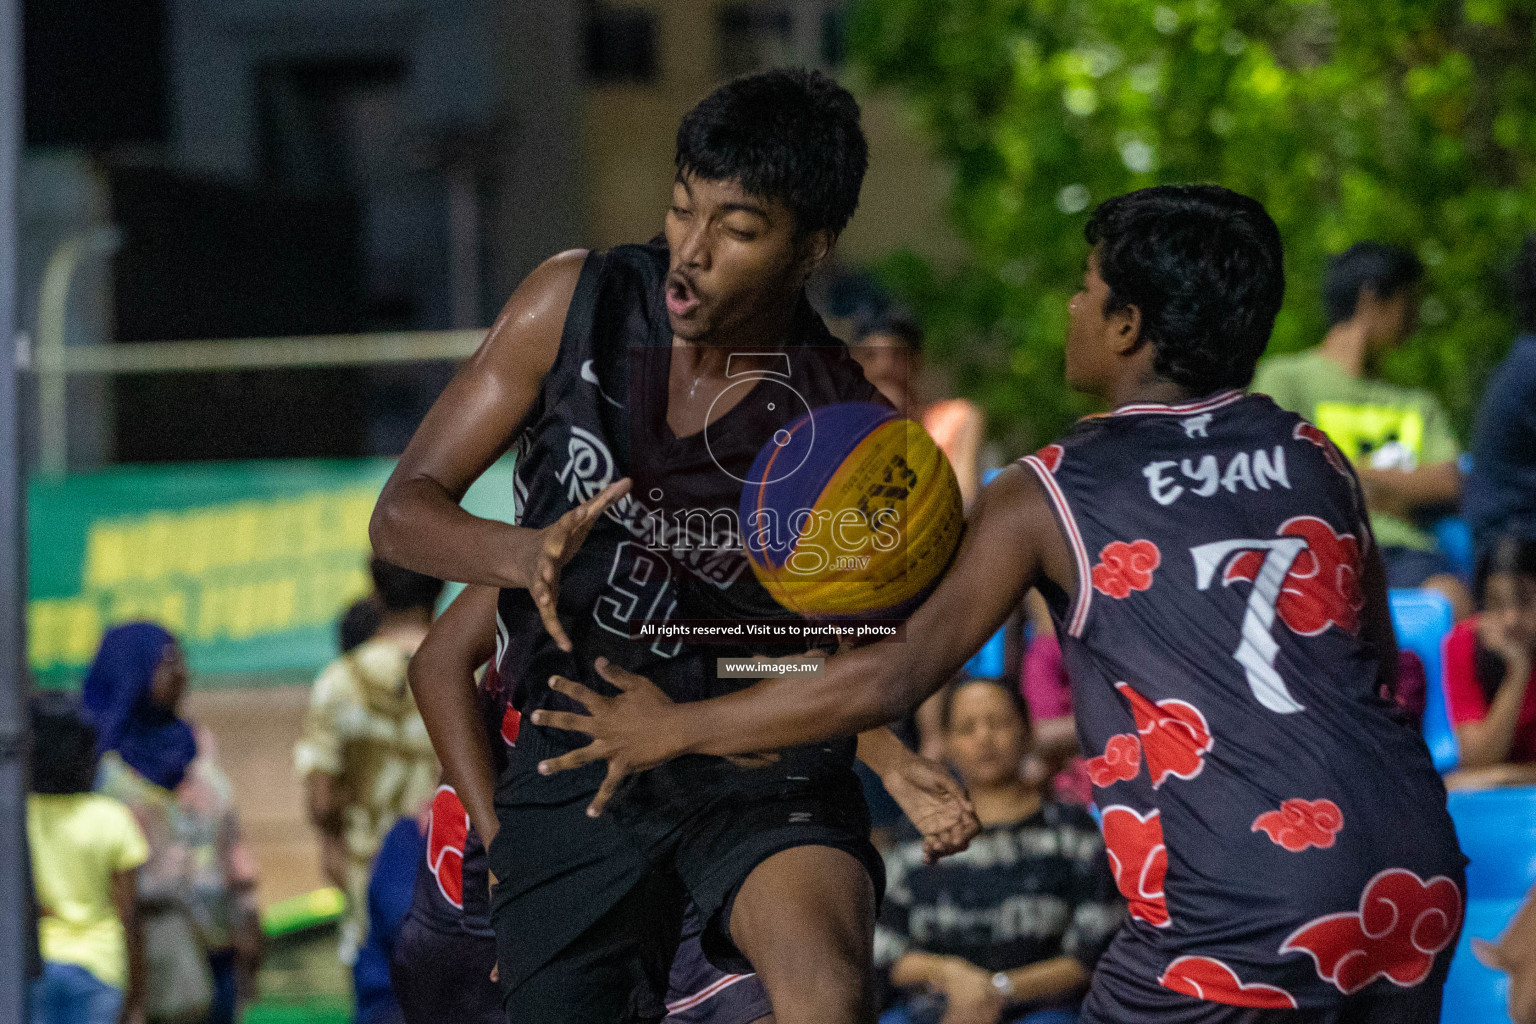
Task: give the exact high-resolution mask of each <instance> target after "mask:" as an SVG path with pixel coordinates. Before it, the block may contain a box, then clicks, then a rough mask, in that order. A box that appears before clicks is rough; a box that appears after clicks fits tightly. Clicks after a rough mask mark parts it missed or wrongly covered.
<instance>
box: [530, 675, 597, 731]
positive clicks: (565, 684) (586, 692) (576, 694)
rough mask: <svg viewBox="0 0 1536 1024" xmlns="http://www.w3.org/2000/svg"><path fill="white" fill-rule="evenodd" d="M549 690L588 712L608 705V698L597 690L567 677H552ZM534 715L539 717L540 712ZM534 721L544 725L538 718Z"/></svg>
mask: <svg viewBox="0 0 1536 1024" xmlns="http://www.w3.org/2000/svg"><path fill="white" fill-rule="evenodd" d="M549 688H550V689H551V690H554V691H555V692H556V693H563V694H565V695H566V696H567V697H569V698H571V700H573V701H575V702H576V703H578V704H580V705H581V706H582V707H584V708H586V709H587V710H588V711H591V710H593V709H594V708H597V707H601V706H602V705H604V704H606V703H608V698H607V697H604V696H603V695H602V694H600V693H598V692H597V691H596V690H590V689H588V688H587V687H585V686H583V685H582V684H581V683H578V682H577V681H576V680H574V679H567V678H565V676H550V677H549ZM534 714H535V715H537V714H539V712H537V711H536V712H534ZM534 721H535V722H539V723H540V724H543V723H542V721H541V720H540V719H538V718H535V719H534Z"/></svg>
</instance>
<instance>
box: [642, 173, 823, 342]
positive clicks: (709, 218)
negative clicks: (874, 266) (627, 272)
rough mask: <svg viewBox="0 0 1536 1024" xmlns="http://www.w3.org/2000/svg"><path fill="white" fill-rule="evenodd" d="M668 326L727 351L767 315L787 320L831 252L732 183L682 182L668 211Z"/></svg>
mask: <svg viewBox="0 0 1536 1024" xmlns="http://www.w3.org/2000/svg"><path fill="white" fill-rule="evenodd" d="M665 232H666V237H667V247H668V249H669V250H670V251H671V268H670V271H669V273H668V274H667V285H666V288H667V295H666V299H667V319H668V320H670V321H671V323H672V333H673V335H674V336H676V337H678V338H681V339H683V340H684V341H691V342H695V343H699V344H728V343H730V342H731V341H732V340H733V338H734V336H735V335H737V334H738V333H739V332H740V331H741V330H742V329H743V328H746V327H748V326H750V325H751V323H752V322H753V321H754V320H755V319H757V318H758V317H761V316H764V315H782V313H783V311H784V307H785V305H786V304H788V303H790V302H793V301H795V300H796V297H797V295H798V292H799V289H800V286H801V285H802V284H804V282H805V277H806V275H807V274H808V273H809V272H810V269H811V267H812V266H814V264H815V262H816V261H817V260H818V259H819V258H820V257H821V256H824V255H825V249H826V248H830V241H829V240H826V241H827V245H826V246H822V245H821V244H820V243H821V242H822V241H824V239H822V238H820V237H818V236H821V235H824V234H825V233H824V232H817V233H816V235H813V236H812V237H811V238H809V239H806V238H802V237H800V236H799V235H798V234H797V232H796V230H795V217H794V214H793V212H791V210H790V209H789V207H788V206H786V205H785V204H784V203H783V202H782V201H780V200H776V199H762V198H760V197H758V196H753V195H749V194H748V193H747V192H746V191H744V190H743V189H742V187H741V184H740V183H739V182H737V181H735V180H731V181H711V180H708V179H705V178H699V177H696V176H694V175H686V176H683V175H680V176H679V177H678V179H677V180H676V181H675V182H674V183H673V185H672V205H671V207H670V208H669V209H668V210H667V220H666V229H665Z"/></svg>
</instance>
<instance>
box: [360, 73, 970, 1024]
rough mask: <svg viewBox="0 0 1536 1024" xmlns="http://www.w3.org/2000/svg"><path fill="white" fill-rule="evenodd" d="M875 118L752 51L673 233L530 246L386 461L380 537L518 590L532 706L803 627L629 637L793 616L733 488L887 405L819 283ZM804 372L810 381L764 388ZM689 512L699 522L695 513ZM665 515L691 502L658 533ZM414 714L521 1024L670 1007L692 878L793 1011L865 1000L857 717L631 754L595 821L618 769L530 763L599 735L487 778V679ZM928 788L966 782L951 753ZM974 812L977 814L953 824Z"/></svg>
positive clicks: (961, 832) (528, 736) (891, 746)
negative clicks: (752, 747) (494, 516)
mask: <svg viewBox="0 0 1536 1024" xmlns="http://www.w3.org/2000/svg"><path fill="white" fill-rule="evenodd" d="M858 119H859V111H858V106H857V104H856V103H855V102H854V101H853V98H852V97H851V96H850V95H849V94H848V93H847V92H846V91H844V90H843V89H841V88H839V87H838V86H837V85H836V84H835V83H833V82H831V81H830V80H828V79H826V78H825V77H823V76H821V75H818V74H815V73H811V72H798V71H778V72H769V73H766V74H762V75H756V76H751V77H749V78H744V79H740V80H737V81H735V82H732V83H730V84H728V85H726V86H723V87H722V88H721V89H719V90H717V91H716V92H715V93H714V94H712V95H711V96H710V97H708V98H707V99H705V100H704V101H703V102H702V103H700V104H699V105H698V106H697V107H696V108H695V109H694V110H693V111H691V112H690V113H689V114H688V115H687V117H686V118H685V119H684V121H683V123H682V125H681V127H680V129H679V131H678V149H677V177H676V180H675V182H674V184H673V192H672V205H671V208H670V209H669V210H668V211H667V214H666V220H665V231H664V235H665V237H664V244H663V243H662V242H661V241H658V242H654V243H652V244H650V245H646V246H620V247H617V248H615V249H612V250H609V251H607V252H594V253H586V252H569V253H564V254H562V255H559V256H556V257H554V258H552V259H550V260H549V261H547V262H546V263H545V264H543V265H542V266H541V267H539V268H538V269H537V270H536V271H534V272H533V273H532V274H531V275H530V276H529V277H528V279H527V280H526V281H524V283H523V284H522V285H521V286H520V287H519V288H518V290H517V292H516V293H515V294H514V295H513V296H512V298H511V300H510V301H509V302H508V304H507V306H506V308H505V309H504V311H503V312H502V314H501V316H500V317H499V318H498V320H497V322H496V324H495V325H494V326H493V327H492V329H491V332H490V334H489V336H488V337H487V339H486V342H485V343H484V344H483V345H482V347H481V349H480V350H479V351H478V352H477V353H476V354H475V356H474V357H473V358H472V359H471V360H470V361H469V362H468V364H467V365H466V366H465V367H464V368H463V369H462V370H461V371H460V372H459V374H458V375H457V376H456V377H455V378H454V380H453V381H452V382H451V383H450V384H449V386H448V388H447V389H446V390H445V391H444V393H443V395H442V396H441V397H440V398H439V400H438V402H437V403H436V404H435V405H434V406H433V408H432V410H431V411H430V412H429V413H428V415H427V417H426V418H425V420H424V421H423V423H422V425H421V427H420V429H419V430H418V431H417V433H416V435H415V437H414V438H413V439H412V441H411V443H410V445H409V447H408V448H407V450H406V452H405V454H404V455H403V456H402V458H401V460H400V462H399V464H398V466H397V467H396V469H395V472H394V474H393V475H392V476H391V478H390V480H389V482H388V483H387V484H386V485H385V488H384V491H383V493H382V494H381V496H380V499H379V504H378V507H377V509H376V510H375V513H374V517H373V521H372V524H371V529H370V534H371V538H372V540H373V543H374V547H375V549H376V550H378V551H379V552H380V553H381V554H382V555H383V556H384V557H387V558H389V559H390V560H392V561H394V562H396V563H398V564H401V565H407V566H410V567H413V568H415V569H416V570H418V571H421V572H425V573H429V574H431V575H433V576H437V577H439V578H444V579H450V580H458V581H462V582H466V583H472V584H483V585H487V586H491V587H497V588H500V598H499V602H498V630H499V635H500V643H499V647H498V656H497V664H498V670H499V675H500V678H501V680H502V682H503V684H504V685H506V686H509V687H513V688H515V697H514V700H515V705H516V707H517V709H518V710H519V711H521V712H524V713H526V712H528V711H531V710H533V709H537V708H556V709H562V708H573V707H574V705H573V704H571V703H570V702H569V701H567V700H566V699H565V698H563V697H561V696H560V695H559V694H556V693H555V692H554V691H552V690H550V689H549V687H548V684H547V681H548V680H549V679H550V678H551V677H552V676H554V675H556V674H559V675H562V676H575V677H579V678H583V679H585V680H586V681H587V682H588V683H589V684H590V685H592V686H594V687H598V688H600V689H601V688H603V687H604V686H605V684H604V683H603V682H602V680H601V678H600V677H599V676H598V675H597V674H596V671H595V669H594V667H593V666H594V664H609V663H612V664H616V665H620V666H622V667H624V668H627V669H631V670H634V671H637V672H643V673H645V674H646V675H647V676H649V677H651V678H653V679H655V680H656V682H657V683H658V685H660V686H661V687H662V688H663V689H664V690H665V691H666V692H667V693H668V694H669V696H670V697H671V698H673V699H677V700H697V699H702V698H705V697H709V696H713V695H716V694H719V693H724V692H729V691H730V690H732V689H736V688H739V687H740V686H742V685H745V684H744V683H741V682H738V681H728V680H720V679H717V678H716V677H715V670H714V669H715V658H716V657H717V656H733V655H752V654H756V653H788V652H789V651H790V650H793V649H795V648H793V647H789V648H786V646H785V645H783V644H779V645H777V646H768V645H764V644H760V643H750V642H748V643H738V644H735V645H722V646H718V647H717V646H710V645H701V644H680V643H673V642H669V641H662V640H655V641H652V640H651V639H650V638H645V639H633V640H632V639H631V636H637V635H638V634H637V627H638V626H639V625H640V623H641V622H642V621H645V620H647V619H649V620H652V621H654V620H666V619H672V618H677V619H711V620H740V619H744V618H745V619H754V618H755V619H763V618H768V619H786V618H790V617H791V616H790V614H789V613H788V612H786V611H785V610H784V609H782V608H781V607H779V606H778V605H777V604H776V603H775V602H774V601H773V600H772V599H771V598H770V597H769V596H768V594H767V592H766V591H765V590H763V588H762V587H761V585H759V584H758V583H757V581H756V579H755V577H754V576H753V574H752V572H751V571H750V569H749V567H748V566H747V564H746V561H745V556H744V552H743V546H742V543H741V537H740V535H739V532H738V531H737V530H736V529H735V528H734V527H732V526H731V525H730V515H729V513H731V512H733V511H734V510H735V509H736V508H737V506H738V504H739V500H740V492H741V481H742V480H743V479H744V477H745V475H746V473H747V471H748V469H749V468H750V466H751V463H752V460H753V459H754V458H755V457H756V455H757V453H758V450H759V449H760V448H761V446H762V444H763V443H764V442H765V441H766V440H767V439H768V438H771V437H773V436H774V435H775V431H776V430H778V429H780V428H782V427H784V426H787V425H788V424H789V423H790V422H792V421H793V419H794V418H796V417H797V416H798V415H799V414H800V412H801V409H800V408H799V407H797V405H796V402H798V403H800V404H801V405H803V406H805V407H809V408H810V409H812V410H814V409H816V408H819V407H822V406H825V405H828V404H832V403H838V402H850V401H856V402H880V401H882V400H881V399H880V397H879V395H878V393H877V392H876V391H875V389H874V388H873V387H872V386H871V385H870V384H869V383H868V382H867V381H866V380H865V379H864V377H863V374H862V372H861V371H860V370H859V368H858V365H857V364H856V363H855V362H854V361H853V359H852V358H851V357H850V356H849V355H848V353H847V351H846V349H845V348H844V347H843V346H842V345H841V344H840V343H839V342H837V341H836V339H834V338H832V337H831V335H830V334H828V332H827V330H826V328H825V326H824V325H823V324H822V322H821V319H820V317H819V316H817V314H816V313H815V312H814V311H813V310H812V309H811V308H810V306H809V304H808V302H807V301H806V299H805V295H804V285H805V281H806V278H807V276H808V275H809V274H810V273H811V271H812V270H814V269H815V268H816V267H817V266H818V265H819V264H820V263H822V262H823V261H824V260H825V259H826V258H827V256H828V254H829V253H830V252H831V250H832V246H833V244H834V242H835V241H836V238H837V235H838V233H839V232H840V231H841V230H842V228H843V227H844V226H845V225H846V224H847V222H848V219H849V218H850V217H851V216H852V213H853V210H854V207H855V206H856V205H857V202H858V194H859V188H860V185H861V182H862V179H863V173H864V168H865V164H866V160H867V158H866V148H865V143H864V138H863V134H862V131H861V130H860V128H859V123H858ZM744 379H749V380H754V381H757V383H756V384H755V385H754V386H750V387H741V386H740V385H741V384H742V382H743V380H744ZM786 394H788V395H791V396H793V397H794V399H795V401H782V400H775V399H774V397H773V396H776V395H786ZM514 445H515V446H516V450H517V462H516V469H515V471H516V476H517V493H518V507H517V509H516V513H517V517H516V518H517V523H518V525H515V526H513V525H507V524H505V523H499V522H494V521H489V520H484V519H478V518H476V517H474V516H472V515H470V514H469V513H467V512H465V511H464V510H463V509H462V508H461V507H460V506H459V499H460V498H461V497H462V496H463V494H464V492H465V491H466V490H467V489H468V487H469V485H470V484H471V483H472V482H473V481H474V480H475V479H476V478H477V477H478V476H479V475H480V474H481V473H482V472H484V470H485V469H486V467H487V466H489V465H490V464H491V463H492V462H493V461H494V460H496V459H497V458H498V457H500V456H501V455H502V454H503V453H505V452H506V451H507V450H508V449H509V448H511V447H513V446H514ZM631 477H633V478H634V479H635V481H636V486H634V488H633V490H631V481H630V478H631ZM690 516H699V517H701V518H702V519H703V520H705V521H707V524H708V525H707V527H706V528H705V530H704V531H703V532H699V531H696V530H695V529H694V528H693V527H692V526H690V525H689V523H690V522H691V521H692V520H691V519H690V518H689V517H690ZM658 521H659V522H661V523H662V524H663V525H665V524H667V523H668V522H671V523H677V524H678V525H677V526H676V528H675V529H666V530H662V531H661V533H660V534H659V535H658V534H653V533H652V531H651V526H652V524H653V523H655V522H658ZM798 649H799V650H802V651H803V650H805V645H803V644H802V645H800V646H799V648H798ZM420 709H421V713H422V717H423V719H424V720H425V722H426V724H427V727H428V729H429V731H430V732H431V735H432V739H433V744H434V746H435V747H436V749H437V751H438V754H439V757H440V759H441V761H442V764H443V769H444V774H445V776H446V778H447V779H448V781H449V782H450V783H451V784H452V785H453V786H454V787H455V788H456V789H457V790H458V792H459V794H460V796H461V798H462V800H463V803H464V805H465V807H466V809H467V811H468V813H469V816H470V819H471V820H472V821H473V822H474V823H475V825H476V827H477V828H479V829H481V830H482V834H483V835H485V836H486V837H487V838H488V839H489V843H490V848H489V854H490V858H489V860H490V868H491V871H492V873H493V874H494V875H495V877H496V878H497V879H499V881H498V883H497V885H496V888H495V894H494V897H493V905H492V917H493V921H494V924H495V929H496V933H497V939H498V971H499V974H500V978H501V983H502V986H503V990H504V992H505V1003H504V1007H505V1009H506V1012H507V1015H508V1018H509V1020H510V1021H512V1022H513V1024H530V1022H538V1024H561V1022H591V1024H614V1022H629V1021H650V1020H656V1019H660V1017H661V1016H662V1015H663V1014H664V1012H665V1007H664V1005H663V1002H662V999H663V994H664V992H665V984H666V978H667V969H668V967H669V965H670V964H671V961H672V957H673V953H674V951H675V949H676V946H677V942H678V936H679V931H680V928H681V925H682V914H683V909H684V907H685V905H686V904H687V902H688V901H689V900H690V899H691V901H692V903H693V905H694V906H695V908H696V910H697V912H698V915H699V918H700V920H701V921H702V922H703V932H702V934H701V937H700V938H701V944H702V948H703V950H704V952H705V953H706V955H707V956H708V957H709V959H710V960H711V962H713V963H714V964H715V965H716V966H718V967H719V968H721V969H722V970H726V971H744V970H755V971H756V973H757V975H758V977H759V978H760V979H761V980H762V982H763V984H764V986H765V987H766V988H767V991H768V993H769V996H770V999H771V1001H772V1004H773V1009H774V1014H775V1016H776V1018H777V1020H778V1021H779V1024H855V1022H865V1021H868V1020H871V1019H872V1012H873V1011H872V1007H871V1006H870V992H869V984H868V979H869V972H868V964H869V956H870V944H871V941H872V931H873V915H874V911H875V906H876V903H877V901H878V896H879V891H880V887H881V885H882V884H883V871H882V867H881V863H880V860H879V857H878V855H877V854H876V853H875V851H874V850H873V848H872V847H871V846H870V844H869V839H868V828H869V825H868V813H867V810H866V809H865V807H864V805H863V799H862V795H861V793H860V790H859V784H858V781H857V778H856V777H855V776H854V775H853V773H852V771H851V763H852V758H853V750H854V744H853V741H852V740H838V741H830V742H823V743H815V744H807V745H802V746H797V747H793V748H785V749H777V750H772V751H771V753H769V754H767V755H765V756H762V757H759V758H757V759H755V760H754V761H752V762H743V761H740V760H735V761H732V760H725V759H721V758H714V757H704V758H683V759H681V760H679V761H677V762H676V763H675V764H673V765H668V766H666V767H664V768H663V769H660V770H658V771H655V772H650V773H646V774H645V775H644V776H643V777H640V778H637V779H636V780H635V782H634V784H633V785H632V786H631V787H630V789H629V791H628V793H627V798H626V800H625V801H624V810H623V811H621V812H620V813H618V814H616V815H605V816H602V817H598V816H589V815H588V814H586V813H585V809H586V807H587V805H588V804H589V803H590V802H591V801H592V799H593V798H594V795H595V794H596V792H597V789H598V787H599V785H600V784H601V782H602V779H603V774H602V771H601V769H600V768H598V767H597V766H592V767H591V768H590V769H589V770H587V771H578V772H572V773H566V774H563V775H561V776H559V777H556V778H545V777H543V776H541V775H539V773H538V771H537V765H538V763H539V762H540V761H541V760H544V759H546V758H548V757H551V756H558V755H560V754H563V753H566V752H568V751H569V750H570V749H572V748H573V747H574V746H575V745H577V744H579V743H581V742H584V740H583V738H582V737H581V736H579V735H578V734H575V733H570V732H565V731H561V730H557V729H549V728H543V727H532V728H529V727H525V728H523V730H522V732H521V734H520V736H519V739H518V743H517V745H516V747H514V748H512V749H511V750H509V751H508V758H507V760H508V763H507V767H506V769H505V770H504V771H502V772H501V773H500V776H499V778H497V779H495V784H494V786H493V781H492V759H491V756H490V751H489V749H488V746H489V745H488V742H487V737H486V734H485V731H484V729H483V728H482V727H481V725H480V722H479V719H478V717H477V714H476V708H475V702H474V699H473V695H472V694H469V693H466V692H464V690H463V688H462V687H458V688H445V689H443V690H441V691H434V692H433V693H432V694H431V695H430V696H429V697H428V698H427V699H425V700H422V701H421V702H420ZM858 746H859V749H860V752H861V754H863V753H865V752H866V750H867V751H868V754H869V756H868V757H866V758H865V759H866V760H870V759H871V758H874V763H877V764H878V763H879V760H880V758H881V753H880V752H881V751H882V750H883V751H885V752H887V753H889V754H892V755H894V756H901V755H900V753H899V751H898V750H897V748H899V746H900V745H899V742H898V741H896V740H895V738H894V737H893V736H891V735H890V734H889V733H888V732H883V731H881V732H877V733H874V734H871V735H868V736H864V737H860V739H859V744H858ZM764 749H768V748H764ZM921 785H925V786H929V787H931V788H933V789H934V790H935V791H936V792H939V793H941V794H943V795H945V796H947V797H955V798H956V799H953V800H951V801H950V803H949V806H954V807H963V801H962V800H960V799H958V794H956V793H955V791H954V784H953V782H952V781H950V780H949V779H948V778H947V777H942V776H934V777H928V778H926V779H924V780H922V781H921ZM502 824H504V825H505V827H504V828H503V827H500V826H501V825H502ZM973 827H974V818H973V816H971V815H970V814H969V812H968V811H963V810H962V811H957V812H956V815H955V820H954V821H953V822H952V823H951V825H950V826H949V827H948V829H939V830H937V831H938V834H939V836H940V840H939V845H940V846H941V847H942V846H944V845H945V844H949V845H953V844H954V843H956V842H959V841H962V840H963V838H964V836H965V834H966V833H967V832H968V831H969V830H970V829H971V828H973ZM498 829H499V830H498ZM936 852H937V851H936Z"/></svg>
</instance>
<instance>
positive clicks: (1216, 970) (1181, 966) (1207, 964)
mask: <svg viewBox="0 0 1536 1024" xmlns="http://www.w3.org/2000/svg"><path fill="white" fill-rule="evenodd" d="M1157 983H1158V984H1159V985H1161V986H1163V987H1164V988H1168V989H1172V990H1173V991H1175V992H1182V993H1184V994H1185V995H1187V996H1194V997H1195V998H1196V999H1207V1000H1210V1001H1211V1002H1213V1003H1225V1004H1226V1005H1227V1006H1253V1007H1257V1008H1258V1009H1261V1010H1294V1009H1296V998H1295V997H1294V996H1292V995H1291V994H1290V993H1289V992H1287V991H1286V990H1285V989H1283V988H1277V987H1276V986H1274V985H1266V984H1264V983H1263V982H1261V981H1252V982H1248V983H1247V984H1244V983H1243V982H1242V981H1240V980H1239V979H1238V977H1237V972H1236V971H1234V970H1233V969H1232V968H1230V967H1228V966H1227V965H1226V964H1224V963H1222V962H1221V961H1220V960H1217V959H1215V958H1213V957H1208V956H1181V957H1179V958H1178V959H1177V960H1175V961H1174V962H1173V963H1171V964H1169V965H1168V968H1167V970H1165V971H1163V976H1162V977H1161V978H1158V979H1157Z"/></svg>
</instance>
